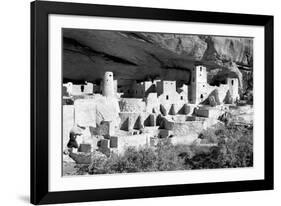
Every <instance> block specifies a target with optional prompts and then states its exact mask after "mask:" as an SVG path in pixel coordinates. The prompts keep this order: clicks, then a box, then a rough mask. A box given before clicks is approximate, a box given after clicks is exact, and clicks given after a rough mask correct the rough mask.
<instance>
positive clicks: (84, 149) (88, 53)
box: [61, 28, 255, 176]
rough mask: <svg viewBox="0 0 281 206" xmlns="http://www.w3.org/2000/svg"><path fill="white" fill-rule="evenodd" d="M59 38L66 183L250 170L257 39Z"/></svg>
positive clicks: (80, 32)
mask: <svg viewBox="0 0 281 206" xmlns="http://www.w3.org/2000/svg"><path fill="white" fill-rule="evenodd" d="M61 35H62V36H61V38H62V51H61V52H62V85H61V88H62V97H61V98H62V100H61V101H62V137H61V138H62V151H61V154H62V157H61V158H62V162H63V163H62V165H63V166H62V175H63V176H81V175H97V174H115V173H136V172H164V171H166V172H167V171H180V170H199V169H200V170H207V169H225V170H229V169H232V168H245V167H253V166H254V164H253V162H254V161H253V156H254V155H255V154H253V138H254V137H253V121H254V109H253V108H254V104H255V102H254V101H253V100H254V92H253V91H254V86H255V85H253V74H254V72H255V71H254V70H255V68H254V67H253V65H254V64H253V62H254V61H255V59H254V55H253V47H254V43H255V41H254V38H253V37H251V36H248V37H245V36H218V35H209V34H208V33H206V34H182V33H181V34H178V33H155V32H153V33H152V32H145V31H144V32H142V31H139V32H136V31H115V30H94V29H77V28H62V30H61ZM202 174H204V172H203V171H202Z"/></svg>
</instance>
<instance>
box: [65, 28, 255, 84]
mask: <svg viewBox="0 0 281 206" xmlns="http://www.w3.org/2000/svg"><path fill="white" fill-rule="evenodd" d="M63 51H64V52H63V67H64V68H63V76H64V79H65V80H66V81H67V80H82V81H85V80H86V81H93V82H95V81H96V82H98V81H99V80H100V79H102V75H103V73H104V72H105V71H113V72H114V75H115V77H116V78H117V79H118V81H119V84H128V83H130V82H131V81H132V80H134V79H136V80H145V79H155V78H162V79H168V80H169V79H170V80H182V81H183V82H186V83H189V79H190V70H191V68H192V67H193V65H194V64H196V63H198V61H200V62H202V63H203V64H205V65H206V66H207V68H208V70H209V72H210V75H211V76H209V77H208V79H209V80H210V82H215V83H219V82H220V81H221V80H223V79H225V78H226V77H228V76H232V77H233V76H236V77H238V78H239V82H240V86H241V87H242V86H243V84H244V85H245V81H243V75H242V73H241V71H240V70H241V69H240V68H243V69H245V68H247V70H248V71H250V72H251V71H252V65H253V39H251V38H234V37H218V36H206V35H182V34H158V33H140V32H138V33H137V32H118V31H99V30H81V29H64V30H63ZM243 87H244V86H243Z"/></svg>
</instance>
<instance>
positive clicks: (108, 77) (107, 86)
mask: <svg viewBox="0 0 281 206" xmlns="http://www.w3.org/2000/svg"><path fill="white" fill-rule="evenodd" d="M102 87H103V88H102V94H103V96H106V97H114V96H115V95H114V90H115V89H114V80H113V73H112V72H105V73H104V77H103V82H102Z"/></svg>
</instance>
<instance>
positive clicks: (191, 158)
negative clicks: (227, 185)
mask: <svg viewBox="0 0 281 206" xmlns="http://www.w3.org/2000/svg"><path fill="white" fill-rule="evenodd" d="M202 137H204V138H206V139H208V141H210V142H215V143H217V146H213V147H211V148H210V147H202V146H197V145H192V146H187V145H172V144H171V142H170V139H169V138H165V139H160V140H159V142H158V143H157V145H156V147H154V148H152V147H139V148H135V147H128V148H126V150H125V151H124V153H123V154H122V155H117V154H111V155H110V157H108V158H93V161H92V164H91V165H90V166H89V173H90V174H105V173H130V172H151V171H173V170H186V169H210V168H233V167H249V166H253V139H252V138H253V132H252V130H249V129H247V128H243V127H241V128H240V127H236V128H226V127H217V128H216V129H210V130H206V131H204V132H203V134H202Z"/></svg>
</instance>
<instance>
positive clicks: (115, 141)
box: [109, 136, 118, 148]
mask: <svg viewBox="0 0 281 206" xmlns="http://www.w3.org/2000/svg"><path fill="white" fill-rule="evenodd" d="M109 146H110V148H117V147H118V137H116V136H112V137H110V145H109Z"/></svg>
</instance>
